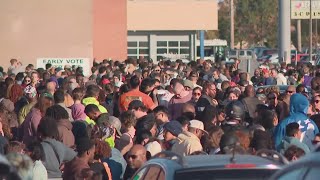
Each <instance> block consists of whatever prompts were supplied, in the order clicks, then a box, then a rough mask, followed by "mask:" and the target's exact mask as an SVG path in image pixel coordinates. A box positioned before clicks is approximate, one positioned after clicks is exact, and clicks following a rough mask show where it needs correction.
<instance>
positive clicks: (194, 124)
mask: <svg viewBox="0 0 320 180" xmlns="http://www.w3.org/2000/svg"><path fill="white" fill-rule="evenodd" d="M189 127H192V128H197V129H200V130H201V131H203V132H204V133H206V134H209V133H208V132H207V131H205V130H204V125H203V122H201V121H199V120H195V119H194V120H191V121H190V125H189Z"/></svg>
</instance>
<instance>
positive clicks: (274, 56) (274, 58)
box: [257, 54, 279, 64]
mask: <svg viewBox="0 0 320 180" xmlns="http://www.w3.org/2000/svg"><path fill="white" fill-rule="evenodd" d="M257 61H258V62H260V63H265V62H268V63H272V64H277V63H279V55H278V54H269V55H266V56H263V57H260V58H258V59H257Z"/></svg>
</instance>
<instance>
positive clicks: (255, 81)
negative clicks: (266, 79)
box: [251, 69, 263, 86]
mask: <svg viewBox="0 0 320 180" xmlns="http://www.w3.org/2000/svg"><path fill="white" fill-rule="evenodd" d="M262 81H263V78H262V76H261V72H260V69H255V70H254V75H253V76H252V77H251V82H252V83H253V85H254V86H259V85H261V84H262Z"/></svg>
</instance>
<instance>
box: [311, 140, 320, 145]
mask: <svg viewBox="0 0 320 180" xmlns="http://www.w3.org/2000/svg"><path fill="white" fill-rule="evenodd" d="M311 142H312V144H314V145H315V144H318V143H320V141H317V140H313V141H311Z"/></svg>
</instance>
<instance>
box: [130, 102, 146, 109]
mask: <svg viewBox="0 0 320 180" xmlns="http://www.w3.org/2000/svg"><path fill="white" fill-rule="evenodd" d="M138 108H145V106H144V104H143V103H142V102H141V101H139V100H133V101H131V102H130V103H129V106H128V109H129V110H132V109H138Z"/></svg>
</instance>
